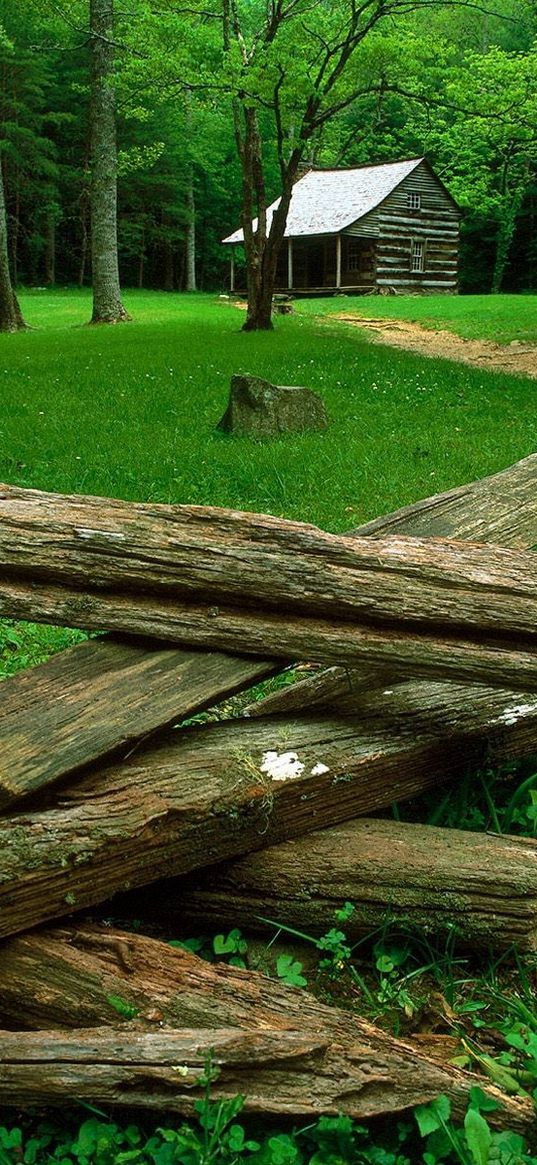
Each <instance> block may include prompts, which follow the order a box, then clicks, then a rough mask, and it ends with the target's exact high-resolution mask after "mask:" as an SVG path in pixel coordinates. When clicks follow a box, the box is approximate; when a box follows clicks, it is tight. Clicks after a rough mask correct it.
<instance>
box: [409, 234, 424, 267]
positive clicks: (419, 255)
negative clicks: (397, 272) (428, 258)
mask: <svg viewBox="0 0 537 1165" xmlns="http://www.w3.org/2000/svg"><path fill="white" fill-rule="evenodd" d="M424 268H425V243H424V242H423V241H422V240H421V239H412V246H411V251H410V270H411V271H423V270H424Z"/></svg>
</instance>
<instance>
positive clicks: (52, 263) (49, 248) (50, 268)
mask: <svg viewBox="0 0 537 1165" xmlns="http://www.w3.org/2000/svg"><path fill="white" fill-rule="evenodd" d="M45 230H46V248H45V283H46V284H47V287H54V284H55V283H56V219H55V217H54V211H53V210H50V211H49V212H48V214H47V221H46V227H45Z"/></svg>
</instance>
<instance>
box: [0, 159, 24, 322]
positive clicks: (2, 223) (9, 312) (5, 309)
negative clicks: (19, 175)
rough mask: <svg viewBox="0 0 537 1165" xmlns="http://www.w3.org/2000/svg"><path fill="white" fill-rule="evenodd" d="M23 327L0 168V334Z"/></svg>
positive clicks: (0, 169) (0, 168)
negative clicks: (13, 277) (11, 264)
mask: <svg viewBox="0 0 537 1165" xmlns="http://www.w3.org/2000/svg"><path fill="white" fill-rule="evenodd" d="M25 327H26V324H25V322H24V319H23V316H22V312H21V309H20V307H19V301H18V299H17V296H16V295H15V292H14V290H13V286H12V283H11V276H10V273H9V258H8V248H7V222H6V202H5V198H4V180H3V177H2V167H1V166H0V332H18V331H21V329H23V328H25Z"/></svg>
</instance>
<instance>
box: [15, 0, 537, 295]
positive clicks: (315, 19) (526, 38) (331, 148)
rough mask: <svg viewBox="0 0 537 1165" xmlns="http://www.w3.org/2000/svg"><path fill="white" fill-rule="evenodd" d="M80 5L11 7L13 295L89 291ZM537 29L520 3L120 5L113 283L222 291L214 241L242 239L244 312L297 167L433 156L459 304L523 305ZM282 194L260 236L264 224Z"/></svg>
mask: <svg viewBox="0 0 537 1165" xmlns="http://www.w3.org/2000/svg"><path fill="white" fill-rule="evenodd" d="M89 7H90V6H89V3H88V0H62V3H61V4H59V5H55V6H54V7H51V6H50V5H48V4H47V3H46V0H38V2H37V3H36V2H35V0H19V3H18V4H17V5H8V4H7V3H4V4H3V5H2V10H1V17H2V20H3V26H4V29H5V36H3V38H2V39H1V40H0V56H1V58H2V87H1V103H2V110H1V113H2V138H1V143H0V144H1V159H2V174H3V180H4V188H5V200H6V212H7V234H8V239H9V258H10V266H11V273H12V278H13V281H14V283H15V285H16V284H17V283H19V282H25V283H29V284H37V285H38V286H39V285H48V284H52V283H54V282H56V281H58V282H62V283H78V284H80V285H82V284H84V283H85V282H88V281H89V280H90V278H91V263H90V254H91V247H90V242H91V230H90V201H89V194H90V177H91V153H90V143H91V120H92V117H91V104H90V76H91V72H90V53H91V36H90V28H89V20H90V11H89ZM536 32H537V26H536V18H535V11H534V7H533V5H532V4H531V0H490V3H484V4H477V3H469V2H466V0H453V2H450V3H446V2H443V0H361V2H358V0H185V3H184V4H183V3H182V2H181V0H159V3H158V4H157V3H156V2H155V0H132V2H131V4H130V5H129V10H128V12H127V11H123V10H121V9H119V8H118V9H117V10H116V14H115V25H114V32H113V37H112V38H111V39H113V48H114V88H115V100H116V118H117V139H118V163H119V185H118V194H119V213H118V239H119V261H120V270H121V279H122V283H123V285H129V284H135V285H136V284H137V285H141V286H144V285H145V286H152V287H162V288H166V289H172V288H183V287H190V288H192V287H195V286H196V285H197V286H199V287H202V288H218V289H225V287H226V280H227V270H226V267H227V263H226V255H225V249H224V248H222V247H221V245H220V240H221V238H222V237H224V235H226V234H228V233H229V232H230V231H231V230H233V229H234V228H235V227H236V226H238V225H239V222H240V223H241V224H242V226H243V228H244V231H245V245H246V252H247V257H248V264H247V270H248V291H249V294H250V307H251V309H252V311H253V312H254V314H255V312H256V311H259V309H260V297H262V295H263V272H265V275H266V274H267V272H268V274H269V275H270V272H271V271H272V272H274V269H275V263H276V261H277V252H278V249H279V246H280V244H281V240H282V238H283V232H284V229H285V214H286V209H287V206H288V203H289V200H290V197H291V192H292V186H293V183H294V181H295V180H296V177H297V174H298V173H299V168H300V166H301V164H303V163H304V162H306V163H309V164H314V165H320V166H337V165H352V164H361V163H375V162H382V161H393V160H397V159H399V158H404V157H410V156H418V155H422V154H425V155H426V156H427V157H428V158H429V160H430V162H431V163H432V165H433V166H434V167H435V169H436V171H437V173H438V174H439V175H440V176H441V178H442V180H443V181H444V182H445V184H446V185H447V187H448V189H449V190H450V192H451V193H452V194H453V196H454V197H455V199H456V200H457V201H458V202H459V204H460V205H461V207H462V209H463V212H464V219H463V255H462V266H461V288H462V290H472V291H486V290H491V289H492V290H498V289H499V288H500V287H501V288H504V289H513V290H524V289H531V288H534V287H535V280H536V278H537V240H536V232H535V229H534V222H535V213H536V207H537V184H536V159H537V43H536ZM278 195H282V202H281V211H280V213H279V214H278V215H275V216H274V217H273V219H272V225H271V226H270V229H269V230H268V232H267V230H266V220H265V218H264V214H265V209H266V206H267V205H268V203H270V202H271V201H272V199H273V198H275V197H276V196H278ZM256 217H257V219H258V229H257V230H255V229H252V225H251V224H252V220H253V219H254V218H256ZM269 282H270V279H269Z"/></svg>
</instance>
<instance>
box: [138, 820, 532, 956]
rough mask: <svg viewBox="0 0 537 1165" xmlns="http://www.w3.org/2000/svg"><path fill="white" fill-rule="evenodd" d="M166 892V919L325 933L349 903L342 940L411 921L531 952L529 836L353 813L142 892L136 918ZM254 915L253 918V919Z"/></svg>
mask: <svg viewBox="0 0 537 1165" xmlns="http://www.w3.org/2000/svg"><path fill="white" fill-rule="evenodd" d="M163 899H165V901H166V918H167V925H168V926H170V925H171V926H173V925H174V923H176V924H179V925H180V926H181V928H182V930H183V932H184V926H185V924H186V925H187V926H188V924H189V923H192V922H194V921H195V922H197V923H198V924H199V919H200V918H203V919H204V924H205V925H207V926H208V927H209V929H211V926H212V925H213V928H214V925H216V926H217V927H221V926H223V925H225V924H226V923H228V924H230V925H232V926H239V927H245V928H246V929H249V930H259V929H265V930H266V928H267V927H266V920H271V922H272V923H275V924H276V925H278V924H282V925H284V926H291V927H294V928H298V929H299V930H301V931H302V932H305V933H306V934H314V935H315V934H316V935H321V934H325V933H326V932H327V931H328V930H330V928H331V927H332V926H333V925H334V912H335V911H336V910H337V909H339V908H340V907H341V906H342V904H343V903H344V902H352V904H353V906H354V913H353V914H352V915H351V916H350V918H349V919H348V920H347V921H346V922H345V925H344V930H345V933H346V935H347V937H348V938H349V939H351V940H353V941H354V940H356V939H358V938H361V937H362V936H363V935H364V934H370V933H371V932H372V931H374V930H379V928H381V927H382V926H385V925H389V926H390V925H393V926H396V927H399V926H402V927H409V926H411V927H418V928H420V929H421V930H422V931H423V932H424V933H426V934H433V935H435V936H439V937H440V938H444V939H445V938H447V936H448V935H451V937H452V938H456V939H457V941H458V942H460V943H463V944H465V945H469V946H471V947H472V948H475V947H490V948H493V949H494V950H495V951H497V950H498V951H501V950H506V949H508V948H510V947H512V946H514V947H516V948H517V949H518V950H523V951H532V952H533V951H535V950H536V949H537V842H535V841H534V840H532V839H530V838H519V837H500V836H497V835H494V834H487V833H480V834H477V833H467V832H464V831H462V830H458V829H437V828H433V827H432V826H430V825H410V824H402V823H400V822H396V821H389V820H386V821H383V820H373V819H368V818H362V819H361V820H358V821H352V822H348V823H346V824H344V825H339V826H337V827H334V828H332V829H323V830H322V831H321V832H315V833H309V834H308V835H307V837H302V838H297V839H296V840H294V841H288V842H285V843H284V844H283V845H277V846H271V847H270V848H269V849H265V850H262V851H261V852H259V853H256V854H250V855H248V856H247V857H244V858H240V859H238V860H235V861H233V862H228V863H225V864H224V865H219V866H218V867H217V868H216V869H211V870H210V871H207V870H204V871H200V872H198V873H197V874H196V875H191V876H190V877H188V878H185V879H177V880H174V881H173V882H171V883H167V885H166V887H162V886H161V887H159V888H158V893H157V891H156V888H150V889H148V890H147V891H146V892H145V894H143V895H142V898H141V901H138V902H137V910H138V916H139V917H147V915H148V914H149V915H151V917H155V915H158V912H159V901H160V902H162V900H163ZM263 920H265V921H263Z"/></svg>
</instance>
